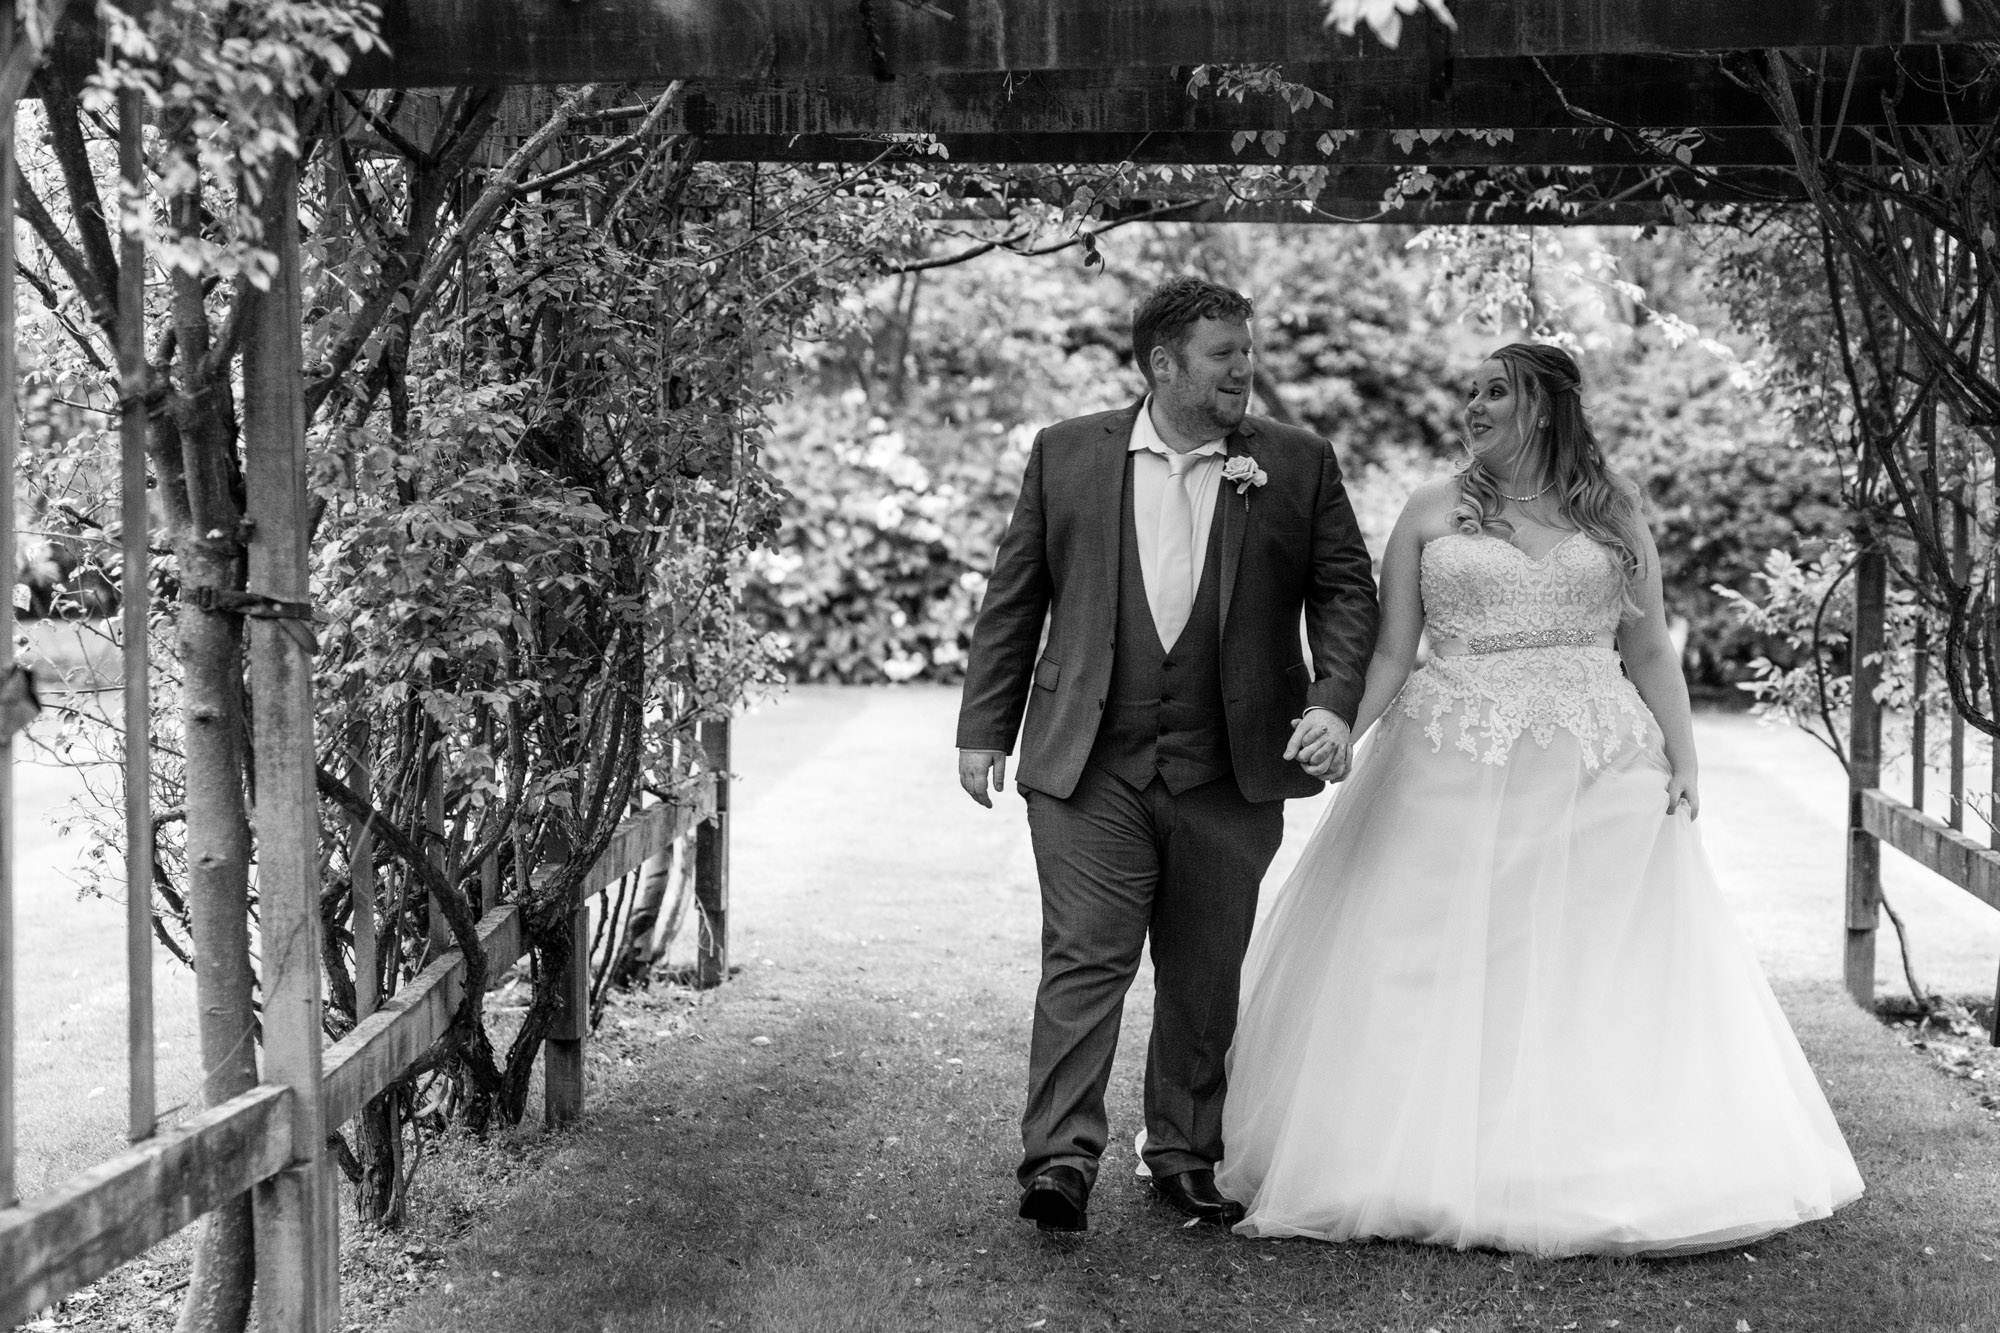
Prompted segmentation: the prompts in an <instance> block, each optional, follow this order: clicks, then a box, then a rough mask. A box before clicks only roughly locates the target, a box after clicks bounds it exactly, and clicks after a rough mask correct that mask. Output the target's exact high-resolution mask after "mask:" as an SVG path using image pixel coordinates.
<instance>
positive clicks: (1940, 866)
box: [1844, 533, 2000, 1046]
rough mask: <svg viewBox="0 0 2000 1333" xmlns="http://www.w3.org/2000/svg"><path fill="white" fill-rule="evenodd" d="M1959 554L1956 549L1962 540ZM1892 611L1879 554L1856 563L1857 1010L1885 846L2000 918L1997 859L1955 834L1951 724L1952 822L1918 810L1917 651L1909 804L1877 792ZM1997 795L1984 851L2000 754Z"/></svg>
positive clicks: (1999, 1041)
mask: <svg viewBox="0 0 2000 1333" xmlns="http://www.w3.org/2000/svg"><path fill="white" fill-rule="evenodd" d="M1960 545H1961V546H1962V545H1963V535H1962V533H1961V538H1960ZM1888 610H1889V587H1888V561H1887V559H1886V558H1885V557H1884V555H1883V553H1882V552H1881V551H1880V550H1865V551H1863V552H1862V553H1861V555H1860V556H1859V557H1858V559H1857V560H1856V562H1855V589H1854V621H1853V635H1852V638H1851V640H1850V645H1851V646H1850V652H1851V660H1850V669H1851V670H1852V672H1853V680H1854V690H1853V702H1852V706H1851V708H1850V711H1849V715H1848V733H1847V759H1848V769H1847V782H1848V814H1847V912H1846V936H1847V947H1846V960H1845V966H1844V973H1845V980H1846V983H1847V990H1848V993H1849V994H1850V995H1852V996H1853V997H1854V1000H1855V1003H1857V1004H1860V1005H1862V1006H1864V1007H1871V1008H1872V1007H1873V1005H1874V1003H1875V937H1876V930H1877V929H1878V927H1879V925H1880V922H1881V916H1882V846H1883V844H1885V843H1886V844H1888V845H1889V846H1890V847H1893V848H1895V849H1896V850H1897V851H1898V852H1901V853H1902V854H1903V855H1905V856H1907V857H1909V858H1910V859H1911V860H1913V861H1915V862H1916V863H1917V864H1918V865H1921V866H1923V867H1924V868H1925V869H1927V870H1930V871H1932V872H1934V873H1936V874H1937V875H1939V876H1941V877H1943V878H1944V879H1945V880H1947V881H1949V882H1950V883H1952V884H1956V885H1957V886H1958V887H1959V888H1961V889H1964V890H1965V891H1966V892H1967V893H1969V894H1971V895H1972V896H1973V897H1974V898H1977V899H1978V900H1979V901H1980V902H1983V903H1985V904H1986V905H1987V906H1989V907H1992V908H1995V909H1996V910H2000V849H1996V847H1995V846H1993V845H1986V844H1982V843H1980V842H1979V841H1978V840H1977V839H1975V838H1972V837H1969V836H1967V835H1966V834H1965V833H1963V832H1962V831H1960V827H1959V826H1960V825H1962V824H1963V822H1964V817H1965V803H1966V802H1965V792H1966V784H1965V770H1966V747H1965V743H1964V724H1963V723H1962V722H1960V721H1958V720H1957V719H1956V718H1954V721H1953V725H1952V729H1951V743H1950V758H1949V760H1948V765H1949V768H1950V773H1949V778H1950V785H1949V788H1948V790H1949V800H1950V813H1951V818H1950V820H1949V821H1948V822H1947V821H1946V820H1942V819H1937V818H1934V817H1933V816H1931V815H1928V814H1926V813H1924V811H1923V810H1922V809H1921V808H1920V806H1919V805H1918V804H1917V803H1918V802H1921V801H1922V800H1923V792H1924V773H1925V768H1926V760H1927V755H1926V753H1925V750H1924V744H1923V737H1924V725H1923V717H1924V708H1925V707H1926V703H1925V701H1924V700H1923V693H1924V688H1925V686H1924V682H1925V681H1926V680H1927V678H1928V675H1927V667H1928V662H1927V661H1926V656H1925V652H1926V650H1925V646H1924V644H1923V643H1922V642H1919V644H1918V655H1917V658H1916V667H1917V673H1918V674H1917V681H1918V688H1917V691H1916V692H1917V696H1918V702H1917V704H1916V706H1915V707H1914V708H1913V710H1912V719H1911V730H1912V733H1913V737H1912V740H1913V743H1912V747H1911V749H1912V753H1911V759H1910V769H1911V772H1910V787H1911V800H1910V801H1903V800H1900V799H1898V798H1897V797H1895V796H1891V795H1890V794H1889V793H1888V792H1886V791H1884V790H1883V789H1882V727H1883V717H1884V709H1883V707H1882V705H1881V703H1880V701H1879V700H1878V698H1877V689H1878V687H1879V686H1880V685H1881V683H1882V675H1883V660H1884V658H1885V656H1886V650H1887V647H1888V645H1887V641H1886V640H1887V633H1886V631H1887V623H1888ZM1989 767H1990V769H1991V771H1993V772H1994V774H1995V775H1996V781H1995V784H1994V785H1995V787H1996V790H1995V791H1994V792H1993V793H1992V794H1991V796H1990V800H1989V804H1988V806H1987V817H1988V820H1989V823H1990V824H1991V825H1992V828H1993V831H1994V832H1993V836H1992V837H1991V838H1989V840H1988V842H1989V844H1994V843H2000V749H1996V751H1995V761H1994V763H1993V764H1991V765H1990V766H1989ZM1992 1040H1993V1044H1994V1045H1996V1046H2000V978H1996V981H1995V993H1994V1018H1993V1026H1992Z"/></svg>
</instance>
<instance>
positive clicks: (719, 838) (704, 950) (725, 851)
mask: <svg viewBox="0 0 2000 1333" xmlns="http://www.w3.org/2000/svg"><path fill="white" fill-rule="evenodd" d="M701 748H702V751H703V754H704V756H705V758H706V761H707V764H708V771H709V772H711V773H713V774H714V775H715V814H714V815H713V816H712V817H711V818H709V819H708V820H706V821H704V822H703V823H701V824H700V825H698V826H697V827H696V828H695V832H694V905H695V911H696V912H697V913H698V919H697V924H698V926H699V928H700V929H699V940H698V945H697V947H698V949H699V952H698V954H697V955H696V958H695V984H696V985H698V986H700V987H702V988H703V989H704V990H706V989H708V988H710V987H713V986H720V985H721V984H722V983H723V982H724V981H726V980H728V978H729V723H728V722H727V721H722V722H704V723H702V724H701Z"/></svg>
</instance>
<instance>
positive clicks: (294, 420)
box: [243, 162, 340, 1333]
mask: <svg viewBox="0 0 2000 1333" xmlns="http://www.w3.org/2000/svg"><path fill="white" fill-rule="evenodd" d="M297 172H298V168H297V164H296V163H291V162H286V163H284V164H282V165H280V166H278V167H276V168H275V169H274V170H273V171H272V175H271V180H270V182H269V184H268V186H267V187H266V193H265V200H266V205H267V206H266V208H265V210H264V244H265V245H266V246H268V247H269V248H270V249H271V250H272V251H274V252H275V253H276V254H277V256H278V271H277V273H276V274H275V275H273V277H272V280H271V286H270V289H269V290H268V291H265V292H262V293H260V294H258V295H257V296H255V297H254V298H252V299H251V302H250V309H249V319H248V323H247V325H246V329H245V336H244V347H243V451H244V482H245V487H244V489H245V493H246V497H247V500H248V503H247V505H246V506H245V508H246V512H247V516H248V518H249V520H250V522H251V524H252V525H254V526H253V530H252V533H251V540H250V563H249V588H250V591H251V592H252V593H253V594H261V595H263V596H265V597H267V598H273V599H277V600H278V601H280V602H286V603H293V604H298V603H303V602H305V601H306V600H307V599H308V598H309V597H310V596H311V590H310V588H309V586H308V584H307V580H306V522H307V508H306V420H305V395H304V379H303V372H302V366H301V361H302V358H301V353H300V349H299V329H300V308H299V307H300V302H299V238H298V174H297ZM274 610H276V611H278V612H279V613H280V614H279V615H278V616H276V617H262V616H259V617H253V618H252V619H251V620H250V698H251V702H252V705H253V714H252V717H253V722H254V732H255V737H256V762H257V807H256V811H255V815H254V824H255V829H256V834H257V889H258V895H259V903H260V912H259V920H260V924H261V927H262V936H261V946H262V961H263V974H262V977H261V979H260V980H261V984H262V990H263V997H264V1008H263V1029H264V1069H263V1076H264V1082H266V1083H276V1084H280V1085H282V1086H284V1087H287V1088H290V1089H291V1091H292V1096H291V1099H290V1101H291V1115H292V1151H293V1154H294V1161H293V1164H292V1165H291V1166H289V1167H287V1168H286V1169H285V1170H283V1171H281V1172H279V1173H278V1174H277V1175H275V1176H273V1177H271V1178H270V1179H269V1180H266V1181H265V1182H264V1183H262V1184H260V1185H259V1186H257V1189H256V1193H255V1198H256V1210H257V1308H258V1316H259V1327H260V1328H263V1329H264V1330H266V1333H335V1330H337V1329H338V1327H339V1323H340V1268H339V1249H338V1247H339V1225H340V1223H339V1219H338V1216H337V1214H336V1212H335V1209H334V1204H335V1198H334V1189H333V1182H332V1179H331V1177H330V1174H329V1172H328V1162H327V1155H326V1146H325V1145H326V1131H327V1126H326V1125H325V1123H324V1115H323V1111H322V1106H321V1101H320V1064H321V1061H320V1047H321V1042H322V1027H321V1024H322V1021H323V1016H322V1013H321V998H320V994H321V982H320V922H319V865H318V853H319V803H318V799H317V796H316V794H315V791H314V782H313V764H314V750H313V716H312V672H313V662H312V646H313V636H312V628H311V623H310V621H308V620H303V619H299V618H297V617H296V616H295V615H292V614H290V613H289V612H288V610H287V608H285V607H282V606H280V607H275V608H274Z"/></svg>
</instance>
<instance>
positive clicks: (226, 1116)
mask: <svg viewBox="0 0 2000 1333" xmlns="http://www.w3.org/2000/svg"><path fill="white" fill-rule="evenodd" d="M715 808H716V795H715V784H714V783H712V782H711V783H710V784H709V785H708V786H706V787H705V788H704V789H703V791H702V792H701V793H700V795H699V797H698V798H697V799H696V800H695V801H693V802H691V803H689V804H685V805H656V806H653V807H651V808H650V809H648V810H646V811H644V812H642V813H640V814H638V815H636V816H634V817H633V818H631V819H629V820H627V821H625V823H624V824H622V825H620V827H619V829H618V832H617V833H616V834H615V835H614V836H613V837H612V840H611V844H610V846H608V847H607V848H605V851H604V854H603V855H602V856H600V857H599V858H598V859H597V861H596V862H595V863H593V864H592V866H591V868H590V871H589V872H588V873H587V874H586V875H585V876H584V879H583V881H582V883H581V884H580V885H579V887H578V891H577V895H576V904H577V907H578V909H579V910H580V911H587V910H588V907H589V903H590V900H591V899H592V898H593V897H596V896H598V895H600V894H602V893H603V892H604V891H605V890H606V889H607V888H609V887H611V886H612V885H614V884H616V883H617V882H618V881H619V880H620V879H621V878H623V877H624V876H626V875H628V874H632V873H634V872H636V871H638V870H639V869H640V867H641V866H643V865H644V864H645V863H646V861H647V860H648V859H649V858H651V857H654V856H658V855H661V854H663V853H665V852H667V851H668V850H670V849H671V848H672V846H673V844H674V843H675V842H677V841H679V840H681V839H683V838H686V837H689V836H691V835H693V834H695V833H696V832H697V830H700V829H703V828H706V827H708V826H709V824H710V821H712V820H713V818H714V815H715ZM695 889H696V892H697V894H706V895H708V896H709V897H711V898H712V897H715V896H717V895H718V893H719V892H720V889H719V886H714V885H705V884H700V883H697V885H696V886H695ZM479 938H480V943H481V945H482V946H483V947H484V948H485V950H486V956H487V959H488V961H489V963H490V964H491V965H492V967H493V968H494V970H495V971H498V970H500V969H503V968H505V967H507V966H509V965H510V964H512V963H513V962H515V961H516V960H517V959H519V958H520V957H521V955H522V954H523V953H524V952H526V940H525V937H524V934H523V932H522V929H521V909H520V908H519V907H518V906H516V905H514V904H508V905H506V906H503V907H498V908H495V909H494V910H493V911H491V912H488V913H487V914H486V916H485V917H484V918H482V919H481V920H480V922H479ZM588 940H589V936H588V935H587V934H585V935H583V936H582V937H581V942H582V946H583V947H587V945H588ZM315 965H316V963H315ZM698 966H699V967H700V968H701V969H702V970H703V971H704V972H706V971H708V970H711V969H713V968H715V967H716V957H715V945H714V944H712V943H711V942H710V941H709V938H708V936H707V935H704V937H703V957H702V959H701V961H700V963H699V964H698ZM464 985H465V958H464V956H463V955H462V954H461V953H459V952H458V951H457V950H453V951H451V952H450V953H447V954H445V955H443V956H442V957H440V958H438V959H437V960H436V961H435V962H433V963H432V964H431V965H430V966H429V967H427V968H425V969H424V971H423V972H422V973H420V974H419V975H418V976H417V977H416V978H415V979H414V980H413V981H411V982H410V983H409V984H407V985H406V986H404V987H403V988H402V989H401V990H400V991H398V992H397V993H396V995H395V996H393V997H392V998H390V999H389V1000H387V1001H385V1002H384V1003H383V1005H382V1007H381V1008H379V1009H377V1010H376V1011H375V1012H374V1013H373V1014H371V1015H369V1016H368V1017H367V1018H366V1019H364V1020H363V1021H362V1022H361V1023H359V1024H358V1025H356V1027H355V1028H354V1030H353V1031H352V1032H350V1033H348V1034H347V1036H345V1037H343V1038H342V1039H341V1040H340V1041H338V1042H335V1043H334V1044H333V1045H331V1046H328V1047H326V1048H325V1050H324V1051H323V1052H322V1054H321V1065H322V1070H323V1072H322V1074H321V1077H320V1085H319V1097H318V1103H319V1106H318V1109H319V1112H320V1114H319V1116H318V1117H317V1120H318V1122H319V1123H320V1124H323V1125H325V1126H327V1127H329V1128H333V1127H337V1126H339V1125H341V1124H343V1123H345V1122H346V1121H347V1120H349V1119H351V1118H352V1117H353V1116H354V1115H355V1114H356V1113H358V1112H359V1111H360V1110H361V1108H362V1107H363V1106H364V1105H366V1104H367V1102H368V1099H369V1098H370V1097H373V1096H374V1095H375V1094H376V1093H378V1092H380V1091H382V1089H384V1088H386V1087H388V1086H389V1084H391V1083H392V1082H394V1081H395V1080H396V1079H397V1078H399V1077H401V1076H402V1074H403V1073H404V1071H406V1070H407V1069H409V1067H410V1066H411V1064H412V1063H413V1062H415V1061H416V1060H417V1058H418V1057H420V1056H422V1055H423V1054H424V1052H426V1051H427V1050H429V1049H430V1048H431V1046H432V1045H433V1044H434V1043H435V1042H436V1041H437V1040H438V1038H439V1037H441V1036H443V1035H444V1033H445V1030H446V1029H447V1028H448V1027H449V1026H450V1024H451V1016H452V1013H453V1011H454V1010H455V1009H456V1008H457V1006H458V1002H459V1000H460V999H461V998H462V996H463V994H464ZM575 1040H576V1041H577V1043H578V1045H579V1048H580V1046H581V1042H582V1040H583V1039H582V1038H581V1037H578V1038H576V1039H575ZM578 1054H579V1057H580V1050H579V1052H578ZM578 1066H579V1070H580V1058H579V1061H578ZM545 1078H546V1066H545ZM574 1095H575V1097H576V1100H577V1105H578V1106H579V1108H580V1106H581V1097H582V1088H581V1085H580V1083H579V1085H578V1086H577V1087H576V1088H575V1089H574ZM293 1097H294V1093H293V1090H292V1089H291V1088H290V1087H287V1086H284V1085H282V1084H271V1083H267V1084H263V1085H260V1086H259V1087H257V1088H254V1089H252V1090H251V1091H249V1092H246V1093H244V1094H243V1095H242V1096H240V1097H237V1098H235V1099H233V1100H231V1101H228V1102H225V1103H224V1104H222V1105H221V1106H218V1107H215V1108H214V1109H212V1110H209V1111H204V1112H202V1113H201V1114H200V1115H197V1116H195V1117H194V1118H193V1119H191V1120H189V1121H188V1122H187V1123H186V1124H184V1125H181V1126H179V1127H177V1128H174V1129H171V1130H167V1131H165V1132H162V1133H159V1134H156V1135H155V1136H154V1137H152V1138H150V1139H147V1140H146V1141H144V1142H143V1143H140V1144H138V1145H136V1146H135V1147H132V1148H130V1149H128V1150H126V1151H125V1152H123V1153H120V1154H119V1155H118V1156H116V1157H114V1158H112V1159H111V1160H109V1161H107V1162H104V1163H102V1164H101V1165H99V1166H97V1167H94V1168H92V1169H91V1170H89V1171H86V1172H84V1173H82V1174H81V1175H78V1176H76V1177H75V1178H74V1179H72V1180H70V1181H68V1182H67V1183H66V1184H64V1185H63V1186H61V1187H60V1188H58V1189H56V1190H53V1191H51V1192H50V1193H48V1194H46V1195H44V1196H42V1197H41V1198H39V1199H36V1200H33V1201H32V1202H30V1203H28V1204H26V1205H23V1206H17V1207H13V1208H8V1209H6V1210H4V1211H0V1328H11V1327H13V1326H14V1325H16V1324H19V1323H22V1322H24V1321H26V1320H27V1319H30V1318H32V1317H33V1316H34V1314H35V1312H36V1311H37V1310H40V1309H42V1308H43V1307H45V1306H47V1305H49V1304H50V1303H52V1302H54V1301H55V1300H57V1299H59V1298H60V1297H62V1296H63V1295H64V1294H66V1293H68V1292H71V1291H74V1290H76V1289H77V1288H78V1287H80V1286H82V1285H84V1284H85V1283H87V1282H90V1281H91V1280H92V1279H94V1278H97V1277H100V1276H102V1275H103V1274H105V1273H107V1272H109V1271H110V1270H111V1269H113V1268H115V1267H117V1266H118V1265H119V1264H121V1263H123V1262H125V1261H126V1260H128V1259H131V1258H133V1257H135V1256H137V1255H139V1254H142V1253H144V1252H145V1250H146V1249H147V1248H148V1247H149V1246H152V1245H154V1244H156V1243H157V1242H159V1241H160V1240H162V1239H164V1238H165V1237H167V1236H169V1235H171V1234H173V1233H174V1232H175V1231H178V1230H179V1229H180V1228H182V1227H184V1226H186V1225H187V1224H188V1223H190V1222H192V1221H194V1220H195V1219H196V1218H198V1217H200V1216H201V1215H202V1214H203V1213H206V1212H208V1211H210V1210H211V1209H213V1208H215V1207H216V1206H217V1205H219V1204H221V1203H223V1202H225V1201H227V1200H229V1199H232V1198H235V1197H236V1196H237V1195H240V1194H242V1193H243V1192H244V1191H245V1190H248V1189H252V1188H255V1187H257V1186H260V1185H263V1184H265V1183H266V1182H268V1181H271V1180H273V1179H275V1178H277V1177H279V1176H280V1175H282V1174H283V1173H284V1172H286V1171H288V1170H290V1169H292V1168H293V1167H294V1166H295V1165H296V1163H297V1162H299V1161H301V1160H305V1161H309V1162H312V1163H317V1164H320V1165H321V1169H323V1159H324V1145H323V1144H299V1143H296V1142H294V1138H293V1134H294V1130H293V1126H294V1124H295V1122H296V1121H297V1120H298V1119H299V1117H297V1116H296V1114H295V1112H296V1109H297V1108H296V1107H295V1106H294V1105H293V1104H292V1102H293ZM318 1243H319V1244H320V1245H321V1246H322V1247H324V1248H325V1252H324V1253H322V1254H321V1255H319V1256H317V1257H318V1264H317V1265H315V1267H316V1268H318V1269H319V1271H322V1272H331V1271H334V1270H335V1269H336V1267H337V1257H338V1249H337V1246H338V1237H337V1233H336V1232H335V1229H334V1228H332V1227H328V1228H327V1231H326V1234H324V1235H322V1236H320V1237H319V1238H318ZM333 1309H334V1310H337V1309H338V1305H337V1296H336V1297H335V1304H334V1307H333ZM316 1314H317V1319H316V1322H318V1323H321V1324H325V1323H326V1322H327V1321H328V1320H329V1319H330V1318H331V1314H332V1311H321V1312H316ZM309 1318H310V1316H309ZM268 1326H269V1325H267V1327H268Z"/></svg>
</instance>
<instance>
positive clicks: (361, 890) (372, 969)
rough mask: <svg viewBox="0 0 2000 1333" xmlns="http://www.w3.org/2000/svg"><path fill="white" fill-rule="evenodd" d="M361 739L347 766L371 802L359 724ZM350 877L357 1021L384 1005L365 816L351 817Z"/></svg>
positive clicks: (352, 783) (354, 786) (363, 729)
mask: <svg viewBox="0 0 2000 1333" xmlns="http://www.w3.org/2000/svg"><path fill="white" fill-rule="evenodd" d="M356 729H357V730H358V731H359V732H360V736H361V742H360V744H359V745H357V746H356V747H355V749H354V752H353V754H352V756H351V757H350V758H349V761H348V767H347V785H348V788H349V789H350V790H352V791H353V792H354V793H355V794H356V795H358V796H360V797H361V799H362V800H364V801H372V800H373V799H374V793H373V791H372V790H371V779H370V777H369V766H368V730H367V724H366V723H357V727H356ZM347 878H348V893H349V896H350V897H351V899H352V910H351V912H350V914H349V923H350V929H352V930H353V932H354V1020H355V1021H356V1022H357V1023H358V1022H360V1021H361V1020H362V1019H364V1018H366V1017H368V1015H370V1014H372V1013H374V1012H375V1011H376V1010H377V1009H379V1008H381V1007H382V960H381V959H380V958H379V957H378V956H377V954H376V945H375V835H374V834H372V833H370V832H369V831H368V821H367V820H365V819H355V818H353V817H352V816H350V817H349V818H348V823H347Z"/></svg>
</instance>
